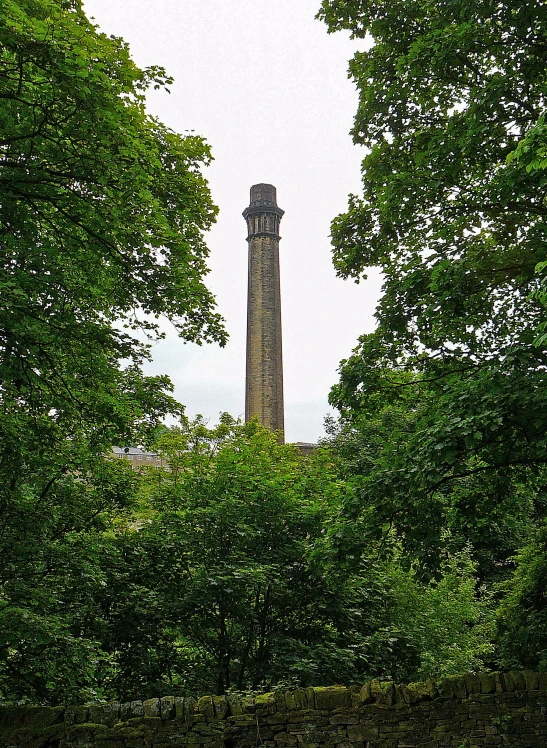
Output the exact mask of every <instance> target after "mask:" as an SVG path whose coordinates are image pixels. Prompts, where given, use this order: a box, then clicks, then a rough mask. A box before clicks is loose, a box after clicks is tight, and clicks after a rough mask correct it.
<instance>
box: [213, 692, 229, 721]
mask: <svg viewBox="0 0 547 748" xmlns="http://www.w3.org/2000/svg"><path fill="white" fill-rule="evenodd" d="M213 706H214V707H215V716H216V718H217V719H226V717H227V716H228V714H229V712H230V709H229V707H228V700H227V699H226V696H213Z"/></svg>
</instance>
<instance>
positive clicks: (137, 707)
mask: <svg viewBox="0 0 547 748" xmlns="http://www.w3.org/2000/svg"><path fill="white" fill-rule="evenodd" d="M131 716H132V717H144V707H143V705H142V701H132V702H131Z"/></svg>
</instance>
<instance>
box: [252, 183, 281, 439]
mask: <svg viewBox="0 0 547 748" xmlns="http://www.w3.org/2000/svg"><path fill="white" fill-rule="evenodd" d="M283 213H284V211H282V210H281V208H279V207H278V206H277V202H276V190H275V187H273V186H272V185H270V184H257V185H254V186H253V187H251V203H250V205H249V207H248V208H246V210H245V211H244V213H243V217H244V218H245V219H246V221H247V231H248V236H247V241H248V243H249V286H248V296H247V376H246V387H245V420H246V421H249V420H251V419H252V418H253V417H254V416H258V419H259V421H260V422H261V423H262V424H263V425H264V426H266V427H267V428H269V429H271V430H272V431H281V432H283V431H284V427H285V426H284V408H283V354H282V342H281V291H280V283H279V240H280V238H281V237H280V236H279V223H280V221H281V217H282V216H283Z"/></svg>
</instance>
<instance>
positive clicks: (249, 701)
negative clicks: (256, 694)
mask: <svg viewBox="0 0 547 748" xmlns="http://www.w3.org/2000/svg"><path fill="white" fill-rule="evenodd" d="M241 711H242V712H243V714H254V713H255V712H256V704H255V700H254V699H253V697H252V696H244V697H243V698H242V699H241Z"/></svg>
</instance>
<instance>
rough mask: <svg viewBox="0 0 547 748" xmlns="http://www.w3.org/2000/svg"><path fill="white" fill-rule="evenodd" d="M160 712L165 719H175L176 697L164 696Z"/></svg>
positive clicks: (161, 700)
mask: <svg viewBox="0 0 547 748" xmlns="http://www.w3.org/2000/svg"><path fill="white" fill-rule="evenodd" d="M160 713H161V718H162V719H163V720H168V719H175V697H174V696H164V697H163V698H162V699H160Z"/></svg>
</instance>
